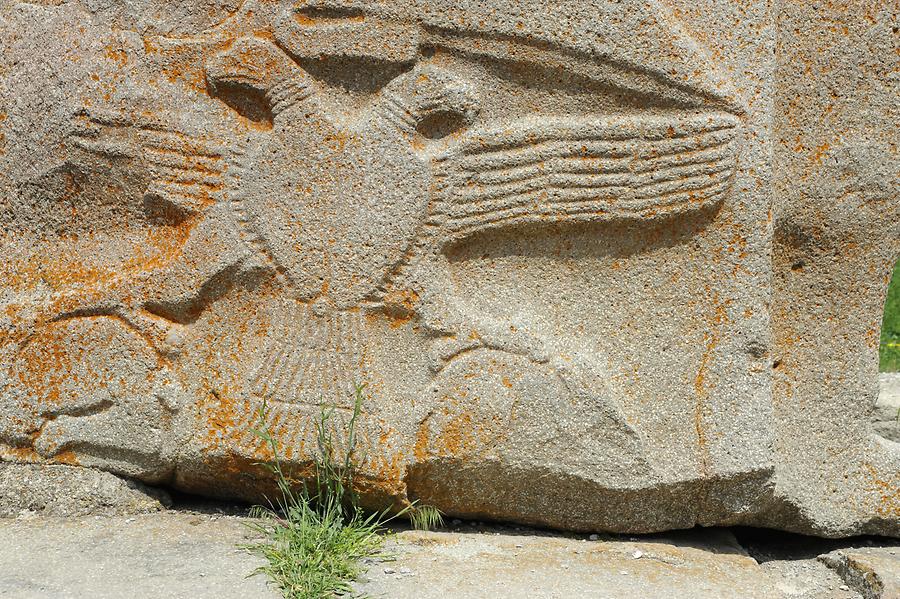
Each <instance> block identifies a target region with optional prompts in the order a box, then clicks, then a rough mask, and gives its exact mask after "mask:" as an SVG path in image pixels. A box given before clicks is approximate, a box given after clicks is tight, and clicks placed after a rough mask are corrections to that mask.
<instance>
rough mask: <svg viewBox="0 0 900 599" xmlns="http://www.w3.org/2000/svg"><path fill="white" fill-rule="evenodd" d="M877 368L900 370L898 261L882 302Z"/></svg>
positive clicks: (899, 281) (899, 280)
mask: <svg viewBox="0 0 900 599" xmlns="http://www.w3.org/2000/svg"><path fill="white" fill-rule="evenodd" d="M879 368H880V370H881V372H898V371H900V261H898V262H897V264H896V266H894V274H893V277H892V278H891V284H890V287H888V294H887V300H886V301H885V303H884V321H883V322H882V325H881V345H880V347H879Z"/></svg>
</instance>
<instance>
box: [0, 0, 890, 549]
mask: <svg viewBox="0 0 900 599" xmlns="http://www.w3.org/2000/svg"><path fill="white" fill-rule="evenodd" d="M576 4H578V6H577V7H574V6H573V7H568V8H565V9H563V8H560V10H562V11H563V12H564V13H565V14H568V15H569V17H570V26H569V27H562V26H560V25H559V21H556V20H553V22H550V21H547V20H543V19H542V18H541V17H540V13H541V11H542V10H543V9H542V8H539V7H538V5H537V4H536V3H535V6H531V4H530V3H528V2H518V3H510V5H509V6H507V5H506V4H505V3H501V4H498V5H497V6H494V7H486V6H480V5H473V6H471V7H468V8H466V9H462V8H457V7H449V6H444V5H442V4H440V3H438V2H409V3H402V2H396V3H394V2H391V3H355V2H338V1H334V2H330V1H329V2H300V3H286V2H265V1H260V2H253V1H248V2H245V3H244V4H243V5H241V6H237V5H227V6H226V4H222V5H221V6H218V5H217V6H216V10H212V9H210V10H209V11H207V12H206V16H203V15H202V13H203V11H202V10H193V9H191V8H190V7H188V6H187V5H185V6H181V5H180V4H178V5H177V6H175V5H173V6H175V8H173V10H176V12H177V11H178V10H183V11H185V12H184V18H183V19H174V17H173V19H172V20H171V22H168V21H167V22H162V21H159V19H156V17H152V16H148V15H149V13H148V15H143V14H139V11H138V12H135V10H137V9H134V8H133V7H132V8H129V9H128V10H125V9H122V10H121V11H120V12H116V11H117V10H118V9H113V8H106V9H103V10H97V9H94V8H92V7H91V6H90V3H87V2H86V3H84V4H83V5H81V6H77V5H73V4H69V5H64V6H60V7H40V6H36V5H32V4H25V3H8V4H5V5H4V12H3V13H2V15H3V16H2V21H0V26H2V28H3V29H4V30H7V31H14V30H15V31H20V32H22V33H21V34H20V35H18V36H10V38H9V39H8V40H7V41H6V42H4V44H6V45H7V46H8V47H7V48H4V55H5V56H8V57H9V59H8V64H7V65H4V67H3V69H2V70H0V73H3V77H4V81H3V87H2V88H0V89H2V92H3V94H2V95H0V101H2V106H3V108H2V110H4V111H5V112H8V113H9V115H10V116H9V119H8V120H9V121H10V123H8V125H9V132H8V133H7V135H8V138H9V140H10V142H9V143H8V144H7V146H6V147H7V150H6V151H5V152H4V153H3V157H4V158H5V160H4V161H3V162H2V163H0V171H2V173H3V174H2V176H0V183H2V187H0V194H3V206H2V208H3V224H4V239H3V247H4V248H6V249H7V255H8V260H7V266H6V267H5V269H4V273H3V274H4V277H5V278H6V281H7V284H6V289H5V290H4V292H3V295H2V297H3V303H4V306H5V314H6V319H5V321H4V325H3V327H4V328H3V338H2V341H3V343H2V346H3V350H2V351H3V352H4V357H5V360H4V362H5V363H6V364H8V367H7V368H6V369H5V371H4V372H3V373H2V377H3V378H2V394H0V413H2V414H3V415H4V417H3V420H2V423H0V455H2V456H3V457H4V458H8V459H16V460H24V461H45V460H49V461H57V462H66V463H74V464H80V465H85V466H95V467H100V468H103V469H107V470H110V471H112V472H115V473H118V474H123V475H128V476H134V477H138V478H141V479H143V480H145V481H148V482H151V483H165V484H170V485H174V486H176V487H178V488H181V489H184V490H188V491H196V492H202V493H210V494H216V495H223V496H238V497H246V498H257V497H259V496H260V494H261V493H264V492H265V489H266V480H265V473H264V471H263V470H262V469H260V468H259V467H258V466H255V465H254V464H255V463H256V462H258V461H260V460H261V459H265V458H266V457H267V455H266V453H265V447H263V446H262V444H261V443H260V442H259V441H258V439H256V438H255V436H254V435H253V433H252V430H251V429H252V428H253V427H254V426H256V418H257V414H258V410H259V408H260V406H261V405H263V402H265V404H266V405H268V406H270V407H271V411H270V412H269V421H268V426H270V427H271V428H272V430H273V431H274V432H275V433H276V436H278V438H279V439H280V441H281V443H282V444H283V445H284V447H285V451H286V454H285V455H286V458H287V460H288V461H289V462H290V463H291V464H293V465H294V466H296V468H297V470H298V472H301V473H302V472H303V468H304V467H306V466H308V463H309V453H308V451H309V450H310V449H311V448H312V447H313V445H312V443H313V442H314V441H313V434H314V431H313V422H314V419H315V417H316V416H317V414H318V412H319V409H320V406H321V405H323V404H336V405H337V406H338V408H339V413H341V414H343V415H344V416H342V417H345V416H346V414H347V412H348V411H349V409H350V408H351V406H352V393H351V392H352V388H353V384H354V383H356V382H365V383H367V393H368V396H367V400H366V402H365V404H364V406H363V414H364V415H363V421H362V423H361V426H362V430H361V433H362V435H363V444H364V445H365V455H366V461H365V464H364V468H363V472H362V474H363V476H364V479H365V481H366V482H365V484H366V485H367V486H366V488H364V489H362V491H363V496H364V499H365V500H366V501H369V502H370V503H371V504H372V505H384V504H385V503H388V502H395V503H396V504H398V505H402V504H404V503H405V502H408V501H410V500H412V499H420V500H422V501H425V502H427V503H430V504H433V505H436V506H437V507H439V508H441V509H443V510H445V511H447V512H448V513H451V514H458V515H466V516H478V517H489V518H501V519H513V520H518V521H523V522H529V523H538V524H548V525H552V526H562V527H568V528H576V529H595V528H603V529H609V530H629V531H635V532H640V531H651V530H662V529H666V528H677V527H687V526H693V525H695V524H697V523H700V524H705V525H712V524H734V523H754V522H759V521H761V520H765V517H770V518H772V522H768V523H769V524H770V525H773V526H779V527H785V528H791V529H800V530H804V531H805V530H815V531H821V530H822V527H823V526H825V525H824V524H822V523H821V522H818V521H814V522H806V521H803V519H802V518H800V519H799V520H798V522H797V523H790V522H787V523H786V522H784V521H783V520H779V519H778V516H775V517H772V516H771V514H773V513H775V514H777V513H780V512H779V510H784V509H785V508H782V507H780V505H781V504H780V503H779V502H780V501H781V502H782V503H788V504H790V498H789V499H788V500H784V501H782V500H781V499H779V498H778V497H777V492H776V491H774V490H773V487H774V484H775V481H776V480H777V476H776V475H777V472H778V467H779V466H778V464H779V459H780V458H779V456H778V455H777V453H776V447H777V443H776V439H775V433H774V431H773V430H772V426H771V422H772V421H773V420H774V418H775V412H774V406H773V402H772V393H771V366H770V365H771V362H772V359H773V358H772V356H771V354H770V352H769V340H770V338H771V330H770V328H769V321H768V301H769V299H768V295H767V294H768V289H767V285H768V276H769V274H768V273H769V272H770V270H771V267H770V266H769V263H768V260H769V255H770V248H771V240H770V237H771V233H769V229H768V224H767V222H766V221H767V217H768V216H769V209H770V204H769V202H770V200H769V197H768V193H769V192H768V191H767V190H766V187H765V185H764V184H763V183H765V181H767V180H768V177H769V175H768V172H769V170H770V164H769V163H768V162H767V161H768V158H767V155H768V153H767V148H768V147H769V144H770V143H771V142H770V136H771V133H770V132H769V131H768V129H767V125H766V123H767V122H768V118H769V114H768V112H767V111H768V110H769V109H768V108H767V107H766V105H765V103H764V102H752V101H748V98H747V97H746V95H742V94H741V93H739V92H738V91H736V90H738V89H741V88H742V87H744V86H743V85H735V84H734V83H732V82H730V81H729V80H728V78H727V77H725V76H724V75H723V74H721V69H720V68H719V67H718V65H715V64H714V63H713V62H712V61H711V60H710V59H709V56H708V54H707V52H706V51H705V50H704V49H703V48H701V46H700V45H699V44H698V43H697V42H696V41H695V40H694V39H693V38H691V37H690V36H689V35H688V33H687V31H686V29H685V28H684V27H683V26H682V25H681V24H679V23H678V22H677V20H676V19H675V17H674V15H673V14H672V12H671V10H670V9H669V8H668V7H667V6H666V5H664V4H659V3H656V2H648V3H637V2H635V3H627V6H624V7H622V6H619V5H618V4H617V3H611V2H610V3H607V2H596V3H588V2H584V3H576ZM582 5H583V6H582ZM179 7H180V8H179ZM581 10H586V11H588V12H591V13H592V14H591V15H590V16H586V15H584V14H582V13H581V12H580V11H581ZM566 11H570V12H571V14H569V13H568V12H566ZM154 19H156V20H154ZM39 36H43V37H47V38H48V39H52V40H53V41H52V42H50V43H49V44H50V48H49V51H48V52H47V53H46V54H45V55H43V56H41V57H39V58H33V57H32V58H27V57H28V56H29V51H30V50H31V49H32V46H33V44H34V42H33V40H34V39H37V38H38V37H39ZM6 50H8V52H6ZM73 56H77V57H78V60H74V59H72V58H71V57H73ZM20 57H22V58H21V60H20ZM65 57H68V58H69V60H65ZM42 71H43V72H44V73H45V74H46V72H49V73H52V77H50V79H49V81H51V84H50V86H49V88H48V87H47V86H42V85H41V84H40V82H39V81H38V82H35V83H32V82H34V81H35V80H36V79H37V78H39V77H40V76H41V75H40V73H41V72H42ZM16 80H22V81H25V82H26V83H27V84H26V85H24V86H21V87H18V88H17V87H15V86H14V85H12V84H13V83H14V82H15V81H16ZM45 104H46V105H48V106H49V108H46V109H45V112H46V114H45V115H44V117H43V118H41V116H40V110H41V109H40V106H42V105H45ZM10 143H14V144H15V148H13V146H11V145H10ZM29 152H31V154H30V155H29V154H28V153H29ZM761 181H762V182H763V183H761ZM586 498H589V499H586ZM895 500H896V497H895V498H894V499H889V500H888V501H889V502H890V501H894V502H895V503H894V504H892V505H896V501H895ZM797 509H799V510H800V511H802V506H801V507H799V508H797ZM890 509H897V508H896V507H891V508H890ZM760 514H769V516H765V517H763V516H760ZM870 520H871V518H868V517H867V516H866V515H862V516H860V515H853V516H849V517H848V524H846V525H845V526H844V528H842V529H840V530H842V531H854V532H859V531H861V530H873V529H865V528H861V527H864V526H865V522H869V521H870ZM897 521H898V519H897V518H896V517H893V519H892V520H891V519H888V520H887V524H882V525H880V526H881V527H880V528H878V529H877V530H878V531H880V532H887V533H888V534H896V527H897Z"/></svg>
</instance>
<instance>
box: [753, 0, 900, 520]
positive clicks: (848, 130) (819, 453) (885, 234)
mask: <svg viewBox="0 0 900 599" xmlns="http://www.w3.org/2000/svg"><path fill="white" fill-rule="evenodd" d="M780 19H781V21H780V25H779V31H780V32H783V33H782V34H781V35H779V45H778V49H777V53H776V55H777V57H778V69H777V73H778V78H777V86H778V92H777V94H776V98H777V101H776V105H775V121H774V125H775V127H774V129H775V131H774V133H775V135H776V139H775V142H776V145H775V154H776V156H777V163H776V169H775V172H776V179H775V189H774V191H775V194H774V215H775V228H774V260H773V291H772V297H773V301H772V311H771V315H772V321H773V330H774V350H773V356H774V365H775V369H774V373H775V383H774V397H773V405H774V406H775V423H776V444H775V453H776V464H777V466H776V497H775V499H776V502H777V503H778V504H781V505H780V506H778V505H776V506H773V507H772V508H770V510H769V514H771V520H770V521H771V522H772V523H773V524H774V525H776V526H781V527H786V528H791V529H793V530H798V531H800V532H818V533H824V534H829V535H842V534H847V533H849V532H874V533H883V534H891V535H895V536H896V535H898V534H900V445H897V444H896V443H892V442H890V441H887V440H885V439H883V438H881V437H879V436H877V435H875V434H873V430H872V427H871V424H870V414H871V410H872V407H873V405H874V404H875V401H876V397H877V395H878V378H877V366H878V360H877V354H878V342H879V333H880V329H881V322H882V317H883V314H884V300H885V295H886V292H887V286H888V283H889V278H890V273H891V270H892V269H893V267H894V264H895V263H896V261H897V257H898V254H900V202H898V200H897V197H898V196H897V190H898V188H897V184H898V178H897V173H898V172H900V171H898V168H900V155H898V152H897V141H898V127H897V123H898V122H900V104H898V102H897V93H898V79H897V75H896V71H897V66H898V64H900V62H898V56H897V54H896V39H897V37H896V35H897V34H896V29H897V26H898V23H897V15H896V11H893V10H892V8H891V7H890V6H889V5H888V4H878V3H867V2H855V1H849V2H837V3H827V4H823V5H816V4H811V3H806V2H799V1H798V2H786V3H783V5H782V9H781V14H780Z"/></svg>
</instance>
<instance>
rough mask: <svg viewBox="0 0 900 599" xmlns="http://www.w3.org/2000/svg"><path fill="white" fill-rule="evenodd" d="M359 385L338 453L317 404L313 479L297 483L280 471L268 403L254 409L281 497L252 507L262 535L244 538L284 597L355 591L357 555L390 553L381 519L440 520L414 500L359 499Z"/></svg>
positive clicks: (327, 411)
mask: <svg viewBox="0 0 900 599" xmlns="http://www.w3.org/2000/svg"><path fill="white" fill-rule="evenodd" d="M363 388H364V385H356V389H355V399H354V406H353V414H352V416H351V418H350V422H349V424H348V425H347V427H346V431H345V435H346V438H345V441H344V443H343V445H344V449H343V452H342V451H341V450H340V449H339V448H338V447H337V442H336V440H335V438H334V434H333V427H331V426H330V423H331V422H332V420H333V418H334V407H328V408H322V410H321V412H320V415H319V419H318V420H317V422H316V445H317V453H316V455H315V456H314V466H315V476H314V482H313V483H312V484H310V485H307V484H306V483H305V482H304V483H303V484H302V485H300V486H299V490H298V488H297V487H298V486H297V485H296V484H294V481H292V480H291V479H290V478H289V477H288V476H287V474H286V473H285V471H284V464H283V461H282V458H281V453H280V449H279V444H278V440H277V439H275V437H274V436H273V435H272V432H271V430H270V429H269V428H268V426H267V424H266V422H267V415H268V408H267V406H266V404H263V406H262V408H260V411H259V414H258V416H259V421H260V424H259V427H258V428H256V429H253V432H254V434H256V435H257V436H258V437H259V438H260V439H262V440H263V441H264V442H265V443H266V444H267V445H268V447H269V449H270V450H271V452H272V454H273V458H272V461H271V462H269V463H264V464H262V465H263V466H265V467H266V468H268V469H269V470H270V471H271V473H272V474H273V475H274V478H275V482H276V483H277V485H278V493H279V495H280V497H279V498H278V500H277V501H276V505H273V506H270V507H262V506H257V507H254V508H253V510H252V511H251V516H253V517H254V518H256V519H257V520H256V521H255V522H252V523H250V524H249V525H248V526H250V528H251V529H252V530H253V531H254V532H256V533H257V534H259V535H261V536H262V537H263V540H262V541H260V542H258V543H254V544H250V545H245V546H244V548H245V549H247V550H248V551H250V552H251V553H253V554H255V555H258V556H259V557H262V558H263V559H264V560H265V562H266V563H265V564H264V565H262V566H260V567H259V568H258V569H257V570H255V571H254V574H256V573H262V574H265V575H266V576H268V578H269V579H270V581H271V582H272V583H274V584H275V586H277V587H278V588H279V589H280V590H281V592H282V593H283V594H284V596H285V597H286V598H287V599H323V598H328V597H334V596H335V595H341V594H347V593H351V592H352V587H351V583H352V581H354V580H356V578H357V577H358V576H359V574H360V573H361V566H360V560H362V559H363V558H366V557H382V558H386V557H388V556H387V555H386V554H384V553H383V548H384V541H385V536H386V530H385V524H386V523H387V522H388V521H389V520H391V519H392V518H395V517H398V516H406V517H408V518H409V519H410V521H411V523H412V525H413V526H414V527H415V528H417V529H430V528H434V527H435V526H439V525H441V524H442V523H443V520H442V518H441V514H440V512H439V511H438V510H437V509H435V508H433V507H430V506H417V505H416V504H415V503H413V504H412V505H411V506H408V507H405V508H403V509H401V510H400V511H398V512H397V513H395V514H394V515H393V516H389V515H388V514H389V510H385V511H383V512H375V513H369V514H368V515H367V514H366V513H365V512H364V510H363V509H362V508H360V506H359V501H358V496H357V494H356V491H355V490H354V486H353V481H354V476H355V473H356V469H357V464H358V463H359V461H360V460H361V458H360V457H359V456H358V455H357V437H356V433H357V431H356V428H357V423H358V419H359V415H360V409H361V406H362V400H363Z"/></svg>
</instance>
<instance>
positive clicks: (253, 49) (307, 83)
mask: <svg viewBox="0 0 900 599" xmlns="http://www.w3.org/2000/svg"><path fill="white" fill-rule="evenodd" d="M206 78H207V80H208V81H209V84H210V86H211V87H212V88H213V90H224V89H227V88H243V89H245V90H250V91H253V92H257V93H260V94H262V95H263V96H264V97H265V99H266V101H267V103H268V104H269V108H270V109H271V111H272V115H273V116H274V117H275V118H277V117H278V115H279V114H281V113H282V112H284V111H286V110H287V109H288V108H290V107H291V106H293V105H295V104H297V103H299V102H301V101H303V100H305V99H306V98H308V97H310V96H311V95H312V93H313V86H312V80H311V78H310V77H309V76H308V75H307V74H306V72H305V71H304V70H303V69H301V68H300V67H299V66H297V64H296V63H295V62H294V61H293V60H291V59H290V57H288V56H287V55H286V54H285V53H284V52H282V51H281V50H280V49H279V48H278V47H277V46H275V45H274V44H272V43H270V42H268V41H266V40H263V39H259V38H255V37H243V38H240V39H239V40H237V41H236V42H234V44H232V46H231V47H230V48H228V49H227V50H225V51H223V52H220V53H219V54H216V55H215V56H214V57H213V58H211V59H210V60H209V61H207V63H206Z"/></svg>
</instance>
